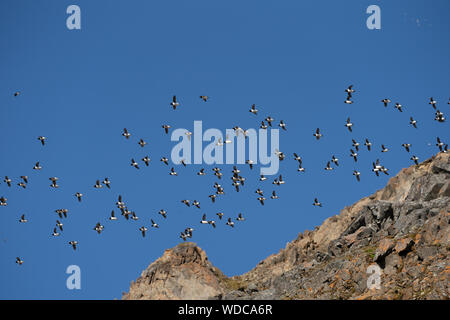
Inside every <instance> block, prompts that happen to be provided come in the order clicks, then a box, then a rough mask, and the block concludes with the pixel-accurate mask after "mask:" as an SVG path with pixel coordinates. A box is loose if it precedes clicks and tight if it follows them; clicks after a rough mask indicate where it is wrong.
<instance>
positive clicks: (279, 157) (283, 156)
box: [275, 149, 286, 161]
mask: <svg viewBox="0 0 450 320" xmlns="http://www.w3.org/2000/svg"><path fill="white" fill-rule="evenodd" d="M275 154H276V155H277V156H278V160H280V161H283V160H284V158H285V157H286V156H285V154H284V153H283V152H281V151H280V150H278V149H275Z"/></svg>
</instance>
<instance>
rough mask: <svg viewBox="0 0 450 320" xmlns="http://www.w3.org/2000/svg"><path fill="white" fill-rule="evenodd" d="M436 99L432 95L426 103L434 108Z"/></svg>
mask: <svg viewBox="0 0 450 320" xmlns="http://www.w3.org/2000/svg"><path fill="white" fill-rule="evenodd" d="M436 103H437V102H436V101H435V100H434V99H433V97H431V98H430V102H428V104H430V105H431V106H432V107H433V109H436Z"/></svg>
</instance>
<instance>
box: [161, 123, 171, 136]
mask: <svg viewBox="0 0 450 320" xmlns="http://www.w3.org/2000/svg"><path fill="white" fill-rule="evenodd" d="M162 127H163V129H164V131H165V132H166V134H168V133H169V129H170V126H169V125H168V124H163V125H162Z"/></svg>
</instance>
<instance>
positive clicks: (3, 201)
mask: <svg viewBox="0 0 450 320" xmlns="http://www.w3.org/2000/svg"><path fill="white" fill-rule="evenodd" d="M7 205H8V199H6V198H5V197H0V206H7Z"/></svg>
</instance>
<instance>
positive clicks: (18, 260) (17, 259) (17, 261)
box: [16, 257, 23, 266]
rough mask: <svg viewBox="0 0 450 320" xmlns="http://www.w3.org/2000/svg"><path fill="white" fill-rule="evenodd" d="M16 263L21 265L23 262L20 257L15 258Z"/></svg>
mask: <svg viewBox="0 0 450 320" xmlns="http://www.w3.org/2000/svg"><path fill="white" fill-rule="evenodd" d="M16 263H17V264H18V265H19V266H21V265H22V264H23V260H22V259H20V258H19V257H17V258H16Z"/></svg>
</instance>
